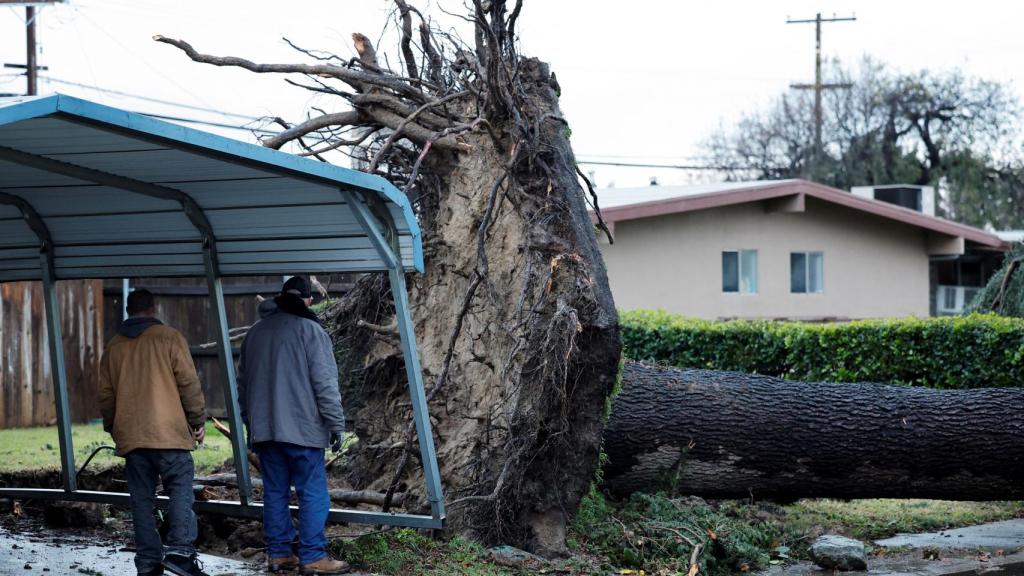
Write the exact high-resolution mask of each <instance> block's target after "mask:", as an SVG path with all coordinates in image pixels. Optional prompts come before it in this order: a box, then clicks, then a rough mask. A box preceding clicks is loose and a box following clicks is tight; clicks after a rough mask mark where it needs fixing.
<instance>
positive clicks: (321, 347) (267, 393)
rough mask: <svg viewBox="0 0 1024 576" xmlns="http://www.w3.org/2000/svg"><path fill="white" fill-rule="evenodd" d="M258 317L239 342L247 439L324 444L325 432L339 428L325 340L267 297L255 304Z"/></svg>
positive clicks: (333, 369) (333, 371)
mask: <svg viewBox="0 0 1024 576" xmlns="http://www.w3.org/2000/svg"><path fill="white" fill-rule="evenodd" d="M260 316H262V317H263V318H262V319H261V320H260V321H259V322H257V323H256V324H255V325H254V326H253V327H252V328H250V329H249V333H248V334H246V336H245V341H243V342H242V354H241V357H240V359H239V367H238V401H239V403H240V404H241V408H242V420H243V421H244V422H245V425H246V426H247V427H248V429H249V441H250V442H251V443H252V444H255V443H258V442H267V441H275V442H287V443H289V444H297V445H299V446H308V447H311V448H326V447H327V446H328V444H329V440H328V439H329V435H330V433H331V432H334V431H336V432H342V431H344V430H345V415H344V413H343V412H342V408H341V394H340V393H339V391H338V365H337V362H335V360H334V350H333V347H332V346H331V338H330V337H329V336H328V335H327V332H325V331H324V329H323V328H322V327H321V326H320V325H319V324H317V323H316V322H314V321H313V320H309V319H306V318H300V317H298V316H295V315H292V314H288V313H286V312H283V311H278V310H277V306H276V305H275V304H274V303H273V301H272V300H267V301H264V302H263V303H262V304H261V305H260Z"/></svg>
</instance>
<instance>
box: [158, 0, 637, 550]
mask: <svg viewBox="0 0 1024 576" xmlns="http://www.w3.org/2000/svg"><path fill="white" fill-rule="evenodd" d="M521 8H522V2H521V0H520V1H518V2H517V3H516V4H515V6H512V7H509V6H506V2H505V1H504V0H489V1H485V0H474V1H473V3H472V5H471V6H470V7H469V14H468V16H466V18H465V19H466V20H467V22H468V23H469V26H470V27H471V28H472V31H473V41H472V45H468V44H466V43H464V42H463V41H462V40H461V39H460V38H459V37H458V36H457V34H456V33H454V32H450V31H444V30H442V29H441V28H439V27H437V26H435V25H433V24H432V23H431V21H430V20H429V19H427V18H426V17H425V16H424V15H423V14H422V13H421V12H420V11H419V10H417V9H416V8H415V7H413V6H411V5H409V4H407V3H406V2H405V1H404V0H395V11H394V26H395V31H396V36H397V43H398V50H397V52H398V55H399V56H398V59H397V60H396V61H397V62H401V63H402V65H401V68H402V69H400V70H395V69H393V68H392V66H390V65H389V64H388V62H387V60H386V59H385V58H383V57H378V53H377V50H376V47H375V46H374V45H373V43H372V42H371V41H370V40H369V38H367V37H366V36H364V35H362V34H353V40H354V45H355V50H356V54H357V56H356V57H354V58H352V59H347V58H342V57H339V56H336V55H334V54H331V53H327V52H320V51H314V50H307V49H303V48H299V47H298V46H294V45H293V46H294V47H295V48H296V49H297V50H299V51H300V52H302V54H303V58H306V59H308V60H309V61H310V63H305V64H258V63H254V62H251V61H248V60H245V59H242V58H237V57H230V56H212V55H206V54H202V53H200V52H198V51H196V50H195V49H193V47H192V46H190V45H189V44H188V43H186V42H185V41H183V40H175V39H170V38H164V37H160V36H158V37H156V40H157V41H160V42H164V43H167V44H170V45H173V46H175V47H177V48H179V49H181V50H182V51H184V52H185V53H186V54H187V55H188V56H189V57H190V58H191V59H192V60H194V61H196V62H201V63H206V64H212V65H217V66H236V67H241V68H244V69H247V70H250V71H253V72H257V73H281V74H289V75H291V77H289V78H288V79H287V81H288V82H290V83H293V84H297V85H301V86H303V87H306V88H308V89H309V90H312V91H315V92H320V93H326V94H330V95H334V96H336V97H337V98H338V102H339V104H347V107H346V109H345V110H344V111H341V112H317V113H316V114H315V115H311V117H310V118H308V119H307V120H305V121H303V122H300V123H296V124H294V125H293V124H290V123H287V122H285V121H283V120H276V122H277V123H278V124H280V125H281V126H283V127H284V129H283V130H282V131H281V132H280V133H278V134H276V135H275V136H272V137H270V138H266V139H265V140H264V141H263V143H264V145H266V146H268V147H271V148H281V147H282V146H285V145H286V144H288V145H291V146H295V145H297V146H298V147H299V149H300V151H301V153H302V154H304V155H307V156H312V157H316V158H319V159H321V160H325V161H326V160H327V158H326V157H325V156H326V155H329V154H335V155H336V154H337V153H338V152H345V153H347V154H348V155H350V156H351V157H353V158H354V159H355V160H356V161H355V166H356V167H358V168H360V169H362V170H365V171H366V172H370V173H373V174H378V175H381V176H383V177H385V178H387V179H388V180H390V181H391V182H392V183H394V184H395V185H396V186H397V187H398V188H400V189H401V190H402V191H403V192H404V193H405V194H407V195H408V196H409V198H410V199H411V200H412V202H413V204H414V207H415V210H416V214H417V217H418V219H419V224H420V227H421V228H422V233H423V242H424V252H425V262H426V272H425V273H424V274H422V275H415V276H413V277H411V278H410V281H411V286H410V291H411V293H410V303H411V309H412V311H413V316H414V318H415V321H416V335H417V339H418V342H419V348H420V353H421V357H422V365H423V371H424V381H425V383H426V387H427V394H428V397H429V400H430V413H431V419H432V421H433V424H434V430H435V434H436V436H437V437H436V442H437V446H438V460H439V464H440V467H441V476H442V479H443V482H444V489H445V495H446V497H447V499H448V502H449V504H448V508H449V524H450V525H451V526H452V527H453V528H454V529H456V530H459V531H462V532H467V533H470V534H473V535H475V536H476V537H478V538H480V539H482V540H485V541H492V542H493V541H499V540H500V541H504V542H509V543H514V544H518V545H521V546H526V547H529V548H532V549H535V550H539V551H541V552H557V551H558V550H559V549H560V548H561V546H562V545H563V544H562V540H563V535H564V534H563V531H564V526H565V520H566V516H567V514H571V512H572V511H573V510H575V509H576V506H577V504H578V502H579V500H580V498H581V497H582V496H583V494H584V493H585V492H586V490H587V488H588V486H589V483H590V482H591V480H592V478H593V473H594V471H595V469H596V467H597V462H598V453H599V447H600V442H601V432H602V418H603V414H604V410H603V407H604V403H605V399H606V398H607V396H608V394H609V393H610V392H611V390H612V387H613V384H614V380H615V377H616V373H617V369H618V363H619V356H620V342H619V333H618V318H617V314H616V311H615V308H614V304H613V302H612V298H611V294H610V291H609V289H608V281H607V278H606V274H605V270H604V266H603V263H602V261H601V257H600V254H599V252H598V247H597V238H596V234H595V230H594V226H593V225H592V224H591V221H590V218H589V216H588V214H587V206H586V202H587V196H586V193H587V192H588V190H586V189H585V188H584V187H583V184H585V185H586V188H588V189H589V187H590V185H589V183H588V182H586V180H585V178H584V177H583V176H582V174H580V173H579V171H578V170H577V167H576V161H575V159H574V157H573V152H572V148H571V146H570V143H569V139H568V137H569V129H568V125H567V122H566V120H565V118H564V117H563V116H562V114H561V112H560V110H559V107H558V97H559V87H558V85H557V83H556V81H555V77H554V74H552V73H551V72H550V70H549V69H548V66H547V65H546V64H544V63H543V62H541V61H539V60H536V59H532V58H525V57H523V56H521V55H520V54H519V53H518V52H517V42H516V21H517V19H518V17H519V14H520V10H521ZM417 23H418V29H414V24H417ZM414 30H415V32H416V33H415V34H414ZM295 75H304V77H305V79H304V80H301V81H300V80H296V79H295ZM581 179H582V180H581ZM589 193H590V196H591V197H593V190H592V189H590V190H589ZM393 313H394V308H393V303H392V298H391V295H390V293H389V289H388V283H387V281H386V279H384V278H382V277H381V276H379V275H367V276H364V277H362V278H361V279H360V280H359V281H358V282H357V283H356V285H355V288H354V289H353V290H352V291H351V292H350V293H349V294H348V295H347V296H346V297H345V298H344V299H343V300H341V301H340V302H339V303H337V304H336V305H334V306H333V308H331V309H330V310H329V311H328V317H329V319H330V320H331V323H332V327H331V331H332V337H333V338H334V339H335V342H336V345H337V349H338V356H339V360H340V370H341V377H342V378H341V379H342V396H343V399H344V402H345V407H346V410H347V413H348V417H349V421H350V422H351V423H352V424H353V428H354V432H355V433H356V435H357V436H358V437H359V442H358V444H357V445H356V446H355V448H354V449H353V450H352V453H351V454H350V458H349V459H348V464H347V466H346V475H347V478H348V479H349V481H350V482H351V484H352V485H353V487H354V488H356V489H360V490H361V489H371V490H376V491H380V492H384V493H385V495H386V496H385V499H384V502H383V506H384V508H385V509H387V508H389V507H391V506H392V505H393V504H394V503H393V502H392V498H391V495H393V494H394V493H396V492H397V493H404V494H406V498H405V502H406V508H407V509H411V510H413V511H420V509H422V508H424V506H425V495H424V491H423V489H422V486H423V481H422V473H421V466H420V465H419V462H418V451H417V449H416V447H415V442H416V438H415V435H414V434H413V433H412V430H413V428H412V426H411V409H410V405H409V401H408V395H407V392H406V390H407V389H406V383H405V374H404V371H403V364H402V362H403V360H402V358H401V352H400V349H399V347H398V345H397V344H398V338H397V335H396V333H395V330H394V328H393ZM410 494H418V495H421V497H420V498H419V500H418V501H417V499H416V498H415V497H413V498H410V497H409V495H410ZM410 501H414V502H413V503H412V504H409V502H410Z"/></svg>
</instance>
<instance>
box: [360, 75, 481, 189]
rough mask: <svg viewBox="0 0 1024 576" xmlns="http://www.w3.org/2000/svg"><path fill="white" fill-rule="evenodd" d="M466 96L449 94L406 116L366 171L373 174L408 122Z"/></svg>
mask: <svg viewBox="0 0 1024 576" xmlns="http://www.w3.org/2000/svg"><path fill="white" fill-rule="evenodd" d="M468 95H469V92H465V91H464V92H456V93H455V94H449V95H447V96H445V97H444V98H441V99H440V100H435V101H433V102H427V103H426V104H424V105H422V106H420V107H419V108H417V109H416V110H415V111H414V112H413V113H412V114H410V115H408V116H407V117H406V118H405V119H404V120H402V123H401V124H399V125H398V126H397V127H396V128H395V129H394V131H393V132H392V133H391V136H389V137H388V139H387V141H386V142H384V145H383V146H381V147H380V150H378V151H377V154H376V155H375V156H374V157H373V161H372V162H370V169H369V170H368V171H369V172H375V171H376V170H377V165H378V164H380V161H381V159H382V158H384V155H385V154H387V152H388V150H390V149H391V145H392V144H394V143H395V140H398V138H400V137H401V136H402V133H403V131H404V130H405V127H406V126H408V125H409V123H410V122H413V121H414V120H416V118H417V117H419V115H420V114H422V113H423V112H426V111H427V109H428V108H433V107H435V106H440V105H442V104H444V103H446V102H451V101H452V100H456V99H458V98H462V97H463V96H468Z"/></svg>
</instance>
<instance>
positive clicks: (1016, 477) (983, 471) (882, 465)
mask: <svg viewBox="0 0 1024 576" xmlns="http://www.w3.org/2000/svg"><path fill="white" fill-rule="evenodd" d="M604 450H605V452H606V454H607V456H608V463H607V464H606V466H605V471H604V484H605V487H606V488H607V489H608V490H609V491H610V492H611V493H612V494H615V495H618V496H625V495H628V494H630V493H632V492H635V491H655V490H662V489H671V490H673V491H675V492H678V493H683V494H693V495H699V496H705V497H712V498H765V499H779V500H792V499H797V498H803V497H834V498H883V497H898V498H907V497H915V498H938V499H946V500H1012V499H1021V498H1024V389H1020V388H989V389H976V390H930V389H924V388H910V387H903V386H887V385H881V384H832V383H818V382H793V381H787V380H780V379H778V378H772V377H767V376H756V375H747V374H738V373H731V372H714V371H708V370H679V369H669V368H659V367H653V366H647V365H643V364H638V363H628V364H626V366H625V369H624V373H623V378H622V392H621V393H620V394H619V396H618V397H617V398H616V399H615V401H614V403H613V405H612V414H611V418H610V421H609V423H608V426H607V427H606V429H605V433H604Z"/></svg>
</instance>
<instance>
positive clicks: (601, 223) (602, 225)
mask: <svg viewBox="0 0 1024 576" xmlns="http://www.w3.org/2000/svg"><path fill="white" fill-rule="evenodd" d="M576 173H577V174H579V176H580V178H583V181H584V182H586V183H587V191H589V192H590V197H591V198H592V199H593V201H592V205H593V206H594V214H596V215H597V227H598V228H600V229H601V231H602V232H604V234H605V236H607V237H608V243H609V244H615V238H612V231H611V230H609V229H608V224H606V223H605V221H604V217H603V216H602V215H601V208H600V207H599V206H598V205H597V193H596V192H594V184H593V183H591V181H590V178H587V177H586V176H584V175H583V172H582V171H581V170H580V167H579V166H576Z"/></svg>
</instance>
